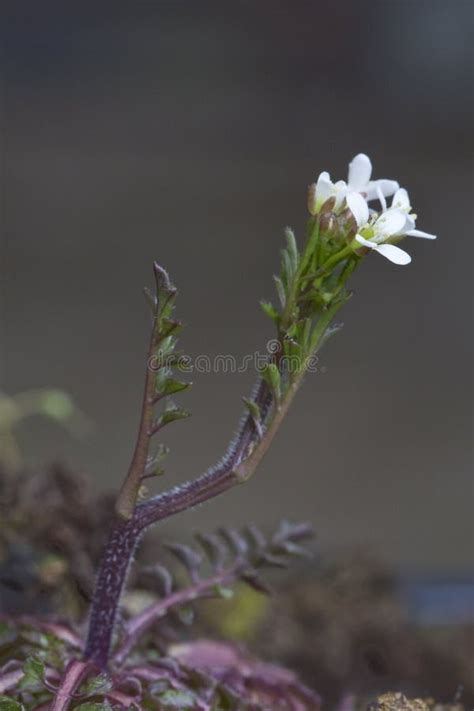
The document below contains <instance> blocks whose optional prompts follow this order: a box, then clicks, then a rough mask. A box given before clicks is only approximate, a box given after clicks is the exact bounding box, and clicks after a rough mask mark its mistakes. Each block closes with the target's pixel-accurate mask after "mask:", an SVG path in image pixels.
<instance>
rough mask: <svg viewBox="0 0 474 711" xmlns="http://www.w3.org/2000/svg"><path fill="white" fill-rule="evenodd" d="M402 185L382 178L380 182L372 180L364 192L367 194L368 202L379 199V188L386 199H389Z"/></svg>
mask: <svg viewBox="0 0 474 711" xmlns="http://www.w3.org/2000/svg"><path fill="white" fill-rule="evenodd" d="M399 187H400V185H399V184H398V183H397V181H396V180H385V178H382V179H380V180H370V181H369V183H368V184H367V186H366V189H365V190H364V192H365V193H367V200H375V199H376V197H377V188H379V189H380V190H381V192H382V195H383V196H384V197H389V196H390V195H393V193H395V192H396V191H397V190H398V188H399Z"/></svg>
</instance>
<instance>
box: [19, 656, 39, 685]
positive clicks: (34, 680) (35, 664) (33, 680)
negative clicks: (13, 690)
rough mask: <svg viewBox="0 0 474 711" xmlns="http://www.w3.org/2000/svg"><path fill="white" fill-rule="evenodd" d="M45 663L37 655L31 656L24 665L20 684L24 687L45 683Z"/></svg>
mask: <svg viewBox="0 0 474 711" xmlns="http://www.w3.org/2000/svg"><path fill="white" fill-rule="evenodd" d="M43 678H44V663H43V662H42V661H41V659H38V658H37V657H29V658H28V659H27V660H26V662H25V663H24V665H23V676H22V678H21V679H20V681H19V683H18V686H19V687H20V689H24V688H27V687H30V686H38V684H42V683H43Z"/></svg>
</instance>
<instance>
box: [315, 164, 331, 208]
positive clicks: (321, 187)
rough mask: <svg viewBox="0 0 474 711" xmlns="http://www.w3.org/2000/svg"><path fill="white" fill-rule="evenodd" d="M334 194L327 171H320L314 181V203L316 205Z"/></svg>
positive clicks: (319, 205)
mask: <svg viewBox="0 0 474 711" xmlns="http://www.w3.org/2000/svg"><path fill="white" fill-rule="evenodd" d="M333 195H334V185H333V183H332V181H331V178H330V177H329V173H326V172H324V173H321V175H320V176H319V178H318V182H317V183H316V204H317V206H318V207H321V205H322V204H323V203H324V202H326V200H328V198H330V197H333Z"/></svg>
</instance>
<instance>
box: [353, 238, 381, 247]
mask: <svg viewBox="0 0 474 711" xmlns="http://www.w3.org/2000/svg"><path fill="white" fill-rule="evenodd" d="M354 239H355V240H356V242H359V244H362V245H364V247H369V249H376V247H377V245H376V244H375V242H370V241H369V240H368V239H365V237H362V235H356V236H355V237H354Z"/></svg>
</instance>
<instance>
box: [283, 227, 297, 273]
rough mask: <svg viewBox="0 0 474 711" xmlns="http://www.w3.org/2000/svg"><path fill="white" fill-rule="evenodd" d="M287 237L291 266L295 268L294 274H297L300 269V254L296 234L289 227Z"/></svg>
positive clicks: (286, 230)
mask: <svg viewBox="0 0 474 711" xmlns="http://www.w3.org/2000/svg"><path fill="white" fill-rule="evenodd" d="M285 237H286V242H287V245H288V246H287V251H288V256H289V257H290V260H291V265H292V268H293V273H294V272H296V270H297V268H298V263H299V254H298V247H297V245H296V239H295V234H294V232H293V230H292V229H291V227H287V228H286V229H285Z"/></svg>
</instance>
